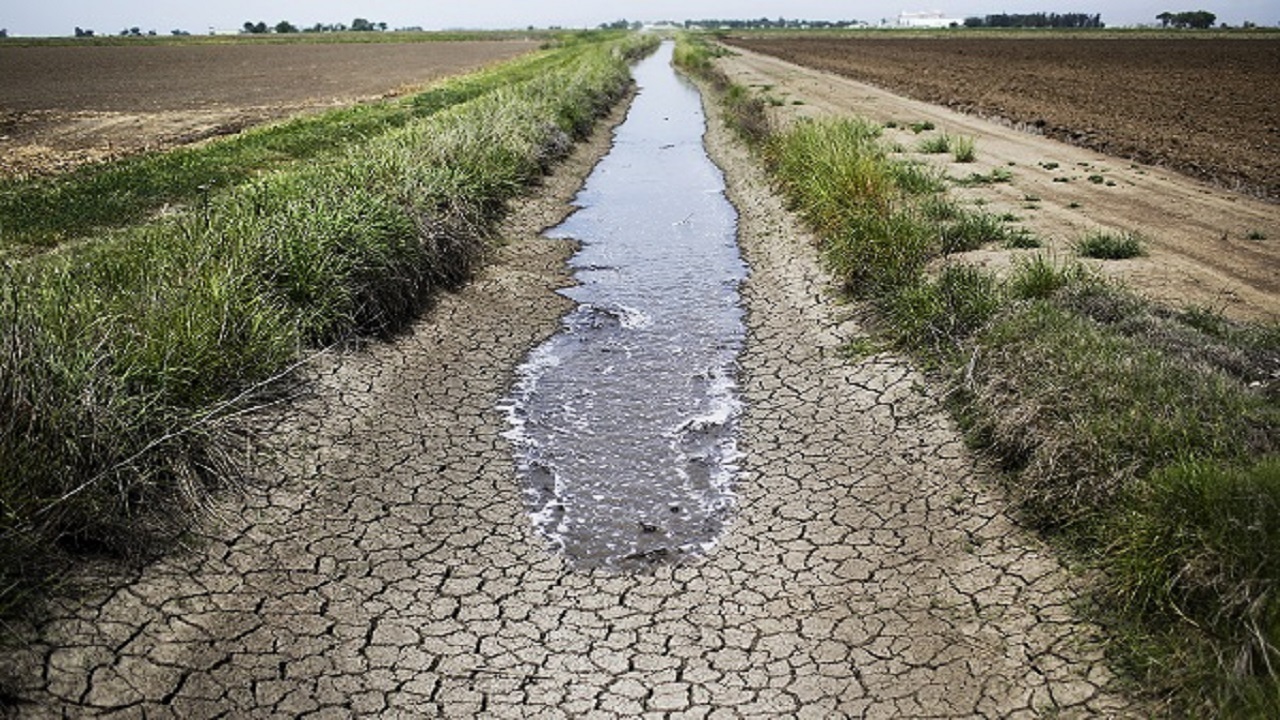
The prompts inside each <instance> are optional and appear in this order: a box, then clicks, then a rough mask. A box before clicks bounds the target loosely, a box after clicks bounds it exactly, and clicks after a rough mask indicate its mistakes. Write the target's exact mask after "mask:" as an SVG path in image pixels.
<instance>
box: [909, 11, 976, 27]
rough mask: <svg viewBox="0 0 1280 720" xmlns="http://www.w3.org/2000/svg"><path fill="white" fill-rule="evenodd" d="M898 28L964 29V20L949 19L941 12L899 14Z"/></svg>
mask: <svg viewBox="0 0 1280 720" xmlns="http://www.w3.org/2000/svg"><path fill="white" fill-rule="evenodd" d="M898 27H906V28H949V27H964V18H949V17H947V16H945V15H943V14H942V11H941V10H925V11H922V12H901V13H898Z"/></svg>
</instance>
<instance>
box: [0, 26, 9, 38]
mask: <svg viewBox="0 0 1280 720" xmlns="http://www.w3.org/2000/svg"><path fill="white" fill-rule="evenodd" d="M7 37H9V28H0V38H7Z"/></svg>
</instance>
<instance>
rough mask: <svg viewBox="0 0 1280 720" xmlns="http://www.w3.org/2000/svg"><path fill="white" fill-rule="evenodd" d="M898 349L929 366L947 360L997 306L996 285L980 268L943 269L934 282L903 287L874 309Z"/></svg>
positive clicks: (999, 296) (999, 301)
mask: <svg viewBox="0 0 1280 720" xmlns="http://www.w3.org/2000/svg"><path fill="white" fill-rule="evenodd" d="M878 304H879V305H880V306H881V307H882V309H883V310H884V312H885V315H886V316H887V318H888V320H889V321H890V324H891V326H892V328H893V335H894V338H895V340H896V342H897V343H898V344H899V345H900V346H906V347H913V348H919V349H920V350H921V351H922V352H923V353H924V354H925V355H926V356H927V359H928V360H929V361H930V362H931V364H932V363H933V362H934V361H946V360H949V359H952V358H954V357H955V356H956V354H957V353H959V352H960V350H961V349H962V348H963V347H964V345H965V342H966V341H967V340H968V339H969V338H970V337H971V336H972V335H973V333H974V332H976V331H977V330H978V329H979V328H981V327H983V326H984V325H985V324H986V323H987V322H988V321H990V319H991V318H992V317H993V316H994V315H995V313H996V312H997V311H998V310H999V309H1000V307H1001V305H1002V304H1003V289H1002V288H1001V287H1000V284H999V282H997V281H996V279H995V278H994V277H993V276H992V275H991V274H990V273H987V272H984V271H983V270H982V269H981V268H977V267H974V266H971V265H964V264H957V265H947V266H946V267H944V268H943V269H942V271H941V272H940V273H939V274H938V276H937V277H936V278H922V279H921V280H920V281H919V282H917V283H914V284H910V285H905V286H903V287H901V288H899V289H898V290H897V291H896V292H894V293H892V294H890V295H888V296H886V297H885V298H883V299H882V300H881V301H880V302H879V303H878Z"/></svg>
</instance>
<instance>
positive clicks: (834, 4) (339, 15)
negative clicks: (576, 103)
mask: <svg viewBox="0 0 1280 720" xmlns="http://www.w3.org/2000/svg"><path fill="white" fill-rule="evenodd" d="M920 10H940V11H942V12H943V13H945V14H946V15H948V16H954V17H957V18H962V17H966V16H970V15H986V14H990V13H1000V12H1008V13H1023V12H1041V11H1044V12H1087V13H1091V14H1092V13H1101V14H1102V19H1103V22H1105V23H1107V24H1108V25H1112V26H1116V25H1135V24H1150V23H1154V22H1155V16H1156V15H1157V14H1158V13H1160V12H1162V11H1165V10H1170V11H1175V12H1177V11H1182V10H1208V11H1210V12H1213V13H1215V14H1217V16H1218V20H1219V22H1226V23H1230V24H1232V25H1238V24H1240V23H1241V22H1243V21H1245V20H1250V21H1253V22H1256V23H1258V24H1259V25H1271V26H1274V25H1276V24H1278V23H1280V0H843V1H840V0H617V1H615V2H600V1H599V0H442V1H436V0H417V1H414V0H364V1H362V2H339V1H338V0H212V1H211V0H200V1H198V2H196V1H192V0H5V1H4V3H3V5H2V6H0V28H7V29H8V30H9V33H10V34H11V35H70V34H72V32H73V31H74V29H75V28H76V27H77V26H79V27H82V28H88V29H92V30H94V31H96V32H98V33H99V34H112V33H116V32H119V31H120V30H121V29H123V28H127V27H134V26H137V27H140V28H142V29H143V30H144V31H146V30H156V31H157V32H159V33H162V34H164V33H168V32H169V31H170V30H174V29H182V30H187V31H189V32H192V33H201V32H207V31H208V30H209V29H210V28H219V29H234V28H239V27H240V26H242V25H243V24H244V22H245V21H246V20H251V21H254V22H257V21H264V22H266V23H267V24H268V25H274V24H276V23H277V22H279V21H280V20H288V21H290V22H292V23H293V24H295V25H298V26H307V25H314V24H315V23H317V22H323V23H337V22H342V23H348V24H350V22H351V20H352V19H353V18H356V17H362V18H366V19H368V20H371V21H373V22H385V23H387V24H388V25H389V26H391V27H393V28H394V27H406V26H421V27H423V28H426V29H428V30H441V29H449V28H523V27H526V26H529V25H534V26H537V27H548V26H552V25H557V26H563V27H594V26H596V25H598V24H600V23H602V22H607V21H612V20H617V19H620V18H626V19H628V20H664V19H669V20H685V19H703V18H760V17H769V18H776V17H787V18H803V19H812V20H864V21H867V22H871V23H877V22H879V21H880V20H881V19H882V18H890V19H892V18H895V17H897V15H898V13H899V12H902V11H920Z"/></svg>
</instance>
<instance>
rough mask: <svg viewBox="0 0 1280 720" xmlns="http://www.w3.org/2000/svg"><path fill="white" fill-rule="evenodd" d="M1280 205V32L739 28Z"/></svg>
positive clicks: (807, 55) (752, 44) (948, 102)
mask: <svg viewBox="0 0 1280 720" xmlns="http://www.w3.org/2000/svg"><path fill="white" fill-rule="evenodd" d="M725 42H727V43H728V44H730V45H733V46H736V47H742V48H747V49H750V50H754V51H757V52H762V53H767V54H770V55H773V56H776V57H779V58H782V59H784V60H788V61H790V62H794V63H797V64H800V65H804V66H806V67H811V68H815V69H818V70H824V71H827V72H832V73H836V74H839V75H843V76H845V77H849V78H853V79H855V80H860V81H862V82H866V83H870V84H872V85H876V86H878V87H881V88H885V89H888V90H892V91H894V92H897V93H901V94H903V95H906V96H908V97H911V98H914V99H917V100H924V101H926V102H930V103H936V104H939V105H944V106H947V107H950V108H954V109H956V110H961V111H963V112H968V113H974V114H978V115H983V116H991V117H999V118H1004V119H1006V120H1008V121H1011V122H1013V123H1016V124H1020V125H1025V126H1028V127H1031V128H1035V129H1036V130H1038V131H1039V132H1042V133H1043V134H1045V135H1046V136H1048V137H1052V138H1055V139H1058V140H1064V141H1067V142H1070V143H1073V144H1076V145H1079V146H1082V147H1087V148H1090V149H1092V150H1097V151H1100V152H1103V153H1106V154H1108V155H1112V156H1115V157H1119V158H1126V159H1133V160H1137V161H1139V162H1142V163H1148V164H1155V165H1161V166H1166V167H1170V168H1173V169H1176V170H1178V171H1180V172H1183V173H1186V174H1188V175H1190V176H1192V177H1195V178H1198V179H1202V180H1209V181H1212V182H1214V183H1216V184H1218V185H1221V186H1223V187H1226V188H1231V189H1236V190H1240V191H1244V192H1248V193H1250V194H1254V195H1257V196H1259V197H1262V198H1265V199H1268V200H1270V201H1272V202H1280V104H1278V103H1277V102H1276V98H1277V97H1280V37H1276V36H1274V35H1268V36H1262V37H1249V36H1242V37H1239V38H1227V37H1221V36H1217V37H1213V38H1150V37H1139V38H1134V37H1116V38H1106V39H1104V38H1062V37H1042V38H1000V37H990V36H987V37H981V38H970V37H964V36H959V35H958V36H951V37H931V38H905V37H892V38H875V37H856V38H839V39H834V38H820V37H787V38H778V37H761V38H755V37H729V38H727V39H726V40H725Z"/></svg>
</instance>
